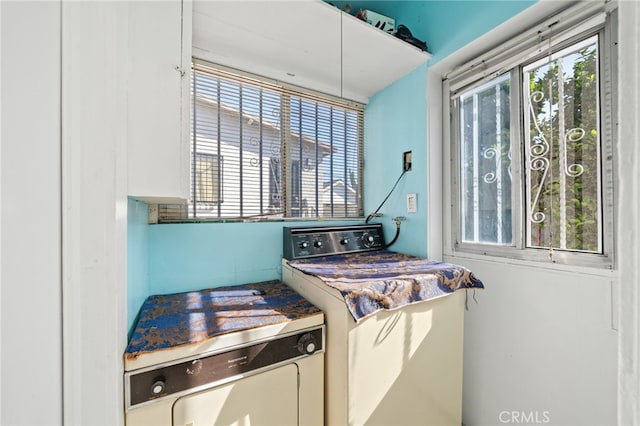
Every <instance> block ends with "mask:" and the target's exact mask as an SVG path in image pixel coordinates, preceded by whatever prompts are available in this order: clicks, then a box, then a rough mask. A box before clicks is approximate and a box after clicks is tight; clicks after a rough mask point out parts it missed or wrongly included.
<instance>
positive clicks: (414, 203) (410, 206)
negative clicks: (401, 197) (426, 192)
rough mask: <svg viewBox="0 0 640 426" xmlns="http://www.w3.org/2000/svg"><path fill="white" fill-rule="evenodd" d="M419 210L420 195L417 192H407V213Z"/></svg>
mask: <svg viewBox="0 0 640 426" xmlns="http://www.w3.org/2000/svg"><path fill="white" fill-rule="evenodd" d="M417 211H418V195H417V194H416V193H411V194H407V213H416V212H417Z"/></svg>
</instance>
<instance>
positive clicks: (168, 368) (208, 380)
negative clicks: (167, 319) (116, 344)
mask: <svg viewBox="0 0 640 426" xmlns="http://www.w3.org/2000/svg"><path fill="white" fill-rule="evenodd" d="M324 341H325V339H324V326H320V327H317V328H312V329H307V330H302V331H299V332H296V333H292V334H287V335H281V336H276V337H275V338H272V339H269V340H266V341H262V342H257V343H254V344H250V345H246V346H242V347H236V348H233V349H230V350H227V351H223V352H218V353H210V354H203V355H201V356H200V357H198V358H195V359H189V360H182V361H176V362H175V363H171V364H169V365H159V366H154V367H148V368H143V369H140V370H134V371H130V372H127V373H126V374H125V386H126V388H125V392H126V405H127V407H126V408H127V410H129V409H134V408H136V407H138V406H142V405H144V404H147V403H150V402H152V401H155V400H157V399H160V398H165V397H168V396H172V395H173V396H176V395H178V394H180V395H182V394H188V393H190V392H196V391H200V390H203V389H206V388H211V387H214V386H217V385H218V384H221V383H226V382H228V381H231V380H235V378H234V377H237V378H238V379H239V378H242V377H244V376H245V375H247V374H253V373H258V372H260V371H263V370H268V369H269V367H273V368H275V367H276V366H279V365H283V364H285V363H287V362H293V361H295V360H297V359H300V358H303V357H306V356H310V355H313V354H315V353H317V352H322V351H324Z"/></svg>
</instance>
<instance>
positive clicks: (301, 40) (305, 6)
mask: <svg viewBox="0 0 640 426" xmlns="http://www.w3.org/2000/svg"><path fill="white" fill-rule="evenodd" d="M193 55H194V56H195V57H198V58H200V59H204V60H207V61H211V62H214V63H217V64H221V65H225V66H228V67H232V68H236V69H240V70H244V71H247V72H251V73H254V74H259V75H262V76H265V77H268V78H271V79H274V80H278V81H282V82H286V83H290V84H295V85H298V86H302V87H306V88H309V89H313V90H317V91H320V92H323V93H328V94H331V95H334V96H339V97H343V98H346V99H351V100H355V101H358V102H364V103H366V102H368V100H369V98H370V97H371V96H372V95H374V94H375V93H376V92H378V91H380V90H381V89H383V88H385V87H387V86H388V85H390V84H392V83H393V82H395V81H397V80H399V79H401V78H402V77H404V76H405V75H406V74H408V73H409V72H411V71H412V70H414V69H415V68H417V67H419V66H420V65H422V64H424V63H425V62H426V61H427V60H428V59H429V58H430V55H429V54H428V53H426V52H423V51H421V50H420V49H418V48H416V47H415V46H412V45H410V44H408V43H405V42H404V41H402V40H399V39H397V38H396V37H394V36H392V35H390V34H387V33H385V32H383V31H381V30H378V29H377V28H374V27H372V26H370V25H368V24H367V23H365V22H363V21H360V20H358V19H356V18H355V17H353V16H351V15H349V14H346V13H344V12H342V11H340V10H339V9H337V8H335V7H333V6H331V5H329V4H327V3H324V2H323V1H320V0H300V1H295V2H237V1H215V2H211V1H195V2H194V3H193Z"/></svg>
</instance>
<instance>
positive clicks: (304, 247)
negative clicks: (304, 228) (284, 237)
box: [298, 241, 309, 249]
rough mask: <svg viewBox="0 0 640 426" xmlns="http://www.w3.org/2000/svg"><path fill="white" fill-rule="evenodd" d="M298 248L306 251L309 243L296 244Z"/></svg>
mask: <svg viewBox="0 0 640 426" xmlns="http://www.w3.org/2000/svg"><path fill="white" fill-rule="evenodd" d="M298 247H300V248H301V249H306V248H307V247H309V243H308V242H306V241H302V242H300V243H298Z"/></svg>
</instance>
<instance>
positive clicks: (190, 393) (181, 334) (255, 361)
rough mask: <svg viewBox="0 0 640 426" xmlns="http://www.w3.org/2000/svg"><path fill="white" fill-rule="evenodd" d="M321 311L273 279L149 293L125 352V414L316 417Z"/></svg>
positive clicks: (135, 419)
mask: <svg viewBox="0 0 640 426" xmlns="http://www.w3.org/2000/svg"><path fill="white" fill-rule="evenodd" d="M324 346H325V337H324V315H323V313H322V312H321V311H320V310H319V309H318V308H317V307H315V306H313V305H312V304H310V303H309V302H308V301H306V300H305V299H304V298H302V297H301V296H300V295H298V294H297V293H295V292H294V291H293V290H292V289H291V288H290V287H288V286H286V285H284V284H283V283H282V282H280V281H269V282H263V283H254V284H246V285H241V286H233V287H223V288H215V289H208V290H201V291H197V292H189V293H180V294H173V295H160V296H151V297H149V298H148V299H147V301H146V302H145V304H144V305H143V307H142V308H141V312H140V316H139V320H138V323H137V325H136V328H135V331H134V333H133V335H132V338H131V340H130V343H129V346H128V347H127V350H126V352H125V355H124V361H125V375H124V380H125V422H126V424H127V425H128V426H135V425H154V426H163V425H166V426H169V425H176V426H177V425H189V426H197V425H260V426H262V425H277V426H284V425H322V424H323V423H324V411H323V409H324V396H323V395H324V384H323V381H324Z"/></svg>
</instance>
